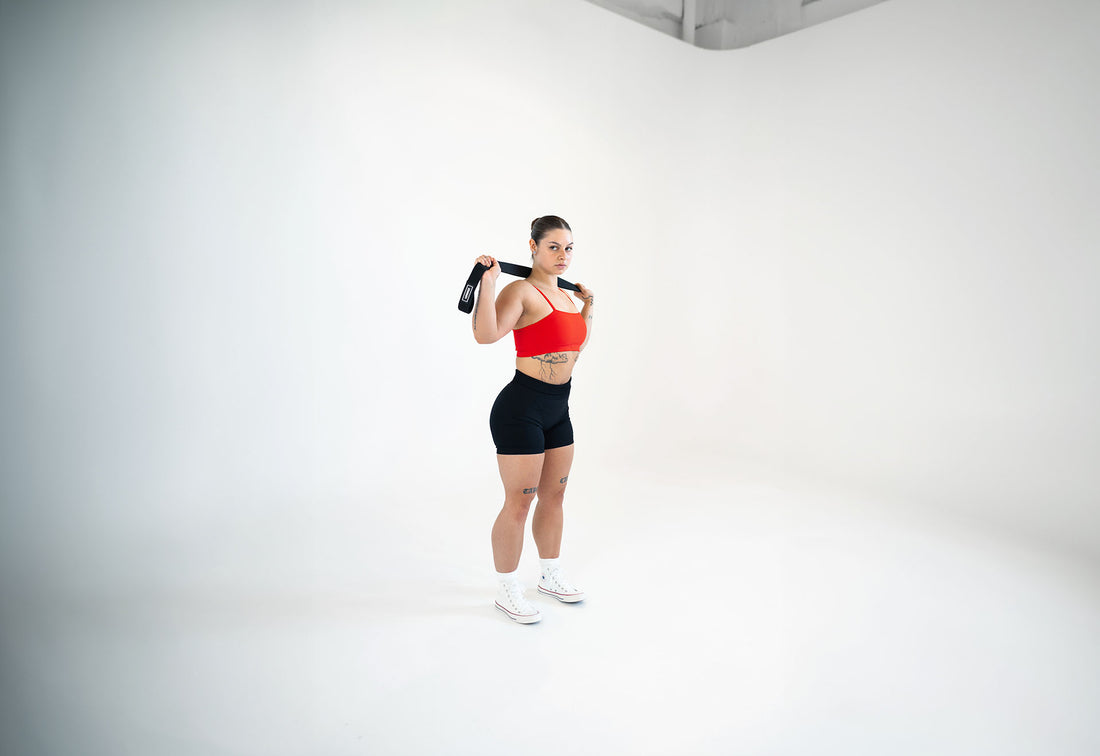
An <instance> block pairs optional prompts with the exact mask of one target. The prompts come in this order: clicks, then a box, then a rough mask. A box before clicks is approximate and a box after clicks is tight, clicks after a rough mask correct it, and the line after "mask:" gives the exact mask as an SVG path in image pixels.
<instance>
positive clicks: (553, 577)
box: [545, 567, 577, 593]
mask: <svg viewBox="0 0 1100 756" xmlns="http://www.w3.org/2000/svg"><path fill="white" fill-rule="evenodd" d="M545 580H546V582H547V583H550V584H551V585H555V586H557V587H558V588H559V589H561V590H562V591H564V592H566V593H574V592H576V590H577V588H576V586H574V585H572V584H571V583H570V582H569V581H568V580H566V579H565V578H563V577H562V574H561V568H560V567H547V568H546V578H545Z"/></svg>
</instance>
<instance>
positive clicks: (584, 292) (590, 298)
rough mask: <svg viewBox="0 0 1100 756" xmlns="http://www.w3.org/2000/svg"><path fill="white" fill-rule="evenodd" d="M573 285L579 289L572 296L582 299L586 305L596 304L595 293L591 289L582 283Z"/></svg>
mask: <svg viewBox="0 0 1100 756" xmlns="http://www.w3.org/2000/svg"><path fill="white" fill-rule="evenodd" d="M573 285H574V286H576V287H577V288H578V289H580V291H579V292H576V293H575V294H574V295H573V296H575V297H577V298H578V299H580V300H581V301H583V302H584V303H585V304H586V305H594V304H596V294H595V293H594V292H593V291H592V290H591V289H589V288H588V287H587V286H585V285H584V284H582V283H579V284H573Z"/></svg>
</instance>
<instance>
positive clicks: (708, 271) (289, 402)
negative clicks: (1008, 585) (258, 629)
mask: <svg viewBox="0 0 1100 756" xmlns="http://www.w3.org/2000/svg"><path fill="white" fill-rule="evenodd" d="M4 12H5V23H4V25H3V26H4V29H5V31H4V32H3V34H4V40H3V41H4V44H3V53H2V54H3V56H4V57H3V62H4V65H3V77H4V87H3V92H4V95H3V97H4V103H3V104H4V107H3V113H4V116H3V119H4V129H3V161H4V171H3V177H4V178H3V184H2V191H3V208H4V211H3V212H4V219H5V220H4V223H3V231H2V233H3V235H4V237H3V246H4V254H3V265H4V276H3V287H4V296H3V305H2V306H3V308H4V312H5V315H6V317H5V318H4V326H3V327H4V339H5V342H4V343H5V360H4V372H5V380H4V386H5V390H4V414H5V417H6V421H5V423H4V427H5V431H4V440H5V454H4V462H3V464H4V482H3V486H4V489H5V495H4V499H5V501H6V502H7V503H6V504H5V513H4V517H5V521H6V523H7V525H8V527H5V528H4V533H5V537H4V538H5V543H4V547H5V548H4V553H5V558H6V559H7V560H8V561H9V563H15V564H18V565H19V569H20V570H29V571H30V572H31V573H33V574H35V575H36V576H37V578H36V579H43V580H46V579H53V578H56V579H57V580H60V581H61V582H67V581H71V580H73V579H76V577H75V575H74V574H73V571H64V570H63V571H61V572H59V571H57V569H56V563H54V562H52V561H49V560H42V559H40V557H41V555H43V554H46V553H50V554H61V555H63V556H62V559H70V560H73V565H79V566H80V569H79V570H77V571H75V572H76V573H77V574H79V576H80V579H93V578H95V577H96V576H100V577H102V578H103V579H104V580H105V581H108V582H109V581H111V580H117V579H119V578H121V577H123V576H125V577H133V573H134V566H133V565H134V561H133V560H134V559H137V560H139V561H140V560H141V559H142V556H141V554H144V553H146V550H147V552H148V553H149V554H157V553H158V552H161V550H162V548H163V547H165V546H166V545H167V544H168V543H173V544H175V546H176V547H178V548H182V549H184V551H186V550H187V549H188V548H189V547H188V546H187V544H188V543H189V541H188V538H187V537H186V535H181V534H185V533H186V532H187V531H188V529H189V528H198V529H199V530H200V531H201V530H202V529H203V528H205V527H207V526H211V527H213V526H216V527H217V528H219V529H222V530H224V529H226V528H228V529H229V530H233V528H234V527H240V528H244V529H247V528H248V527H250V526H251V525H252V524H253V523H255V522H257V521H266V522H271V521H272V518H273V517H274V518H278V517H288V518H291V520H292V521H297V520H296V518H299V517H305V518H306V519H307V520H310V518H312V517H315V516H317V514H318V512H320V511H323V509H324V506H325V502H328V501H333V500H342V501H349V500H352V501H359V502H361V503H362V506H363V508H364V511H365V512H370V511H372V510H375V509H376V508H381V509H384V508H385V507H386V506H387V505H386V496H385V494H384V493H383V492H386V491H390V492H394V491H402V492H404V493H405V494H408V495H410V496H413V497H421V496H423V497H439V496H443V497H444V498H446V499H447V500H450V501H452V502H455V503H456V504H457V503H459V502H462V501H463V497H464V486H466V487H468V486H469V485H472V481H474V480H480V479H482V478H484V477H485V476H488V477H489V478H490V479H491V480H492V479H493V477H494V476H495V470H494V467H493V459H492V449H491V445H490V440H489V437H488V432H487V421H486V416H487V411H488V407H489V406H490V404H491V401H492V398H493V396H494V395H495V393H496V391H497V390H498V389H499V387H500V385H502V384H503V383H504V381H505V380H506V379H507V376H508V375H509V374H510V372H511V369H512V368H511V355H510V348H509V346H508V345H507V344H506V343H501V344H497V345H494V346H492V347H479V346H477V345H475V344H474V342H473V340H472V338H471V337H470V336H469V333H468V327H469V323H468V318H467V317H465V316H462V315H460V314H459V313H458V312H457V311H456V310H455V302H456V301H457V296H458V293H459V284H460V283H461V281H462V279H463V278H464V277H465V275H466V273H467V272H468V270H469V268H470V266H471V264H472V260H473V257H474V256H475V255H476V254H478V253H482V252H489V253H492V254H495V255H497V256H499V257H501V258H502V259H510V260H513V261H516V262H523V261H524V259H525V257H526V255H525V242H526V239H525V236H526V229H527V224H528V223H529V221H530V219H531V218H533V217H535V216H536V215H540V214H545V213H556V214H560V215H562V216H564V217H565V218H567V219H568V220H569V221H570V222H571V223H572V224H573V226H574V229H575V238H576V241H577V253H576V261H575V264H574V267H573V269H572V270H571V272H570V273H571V275H572V276H573V278H574V279H576V280H581V281H583V282H585V283H587V284H588V285H590V286H591V287H592V288H594V289H595V290H596V291H598V292H599V293H600V312H599V319H598V321H597V324H596V329H597V330H596V332H595V337H594V339H593V341H592V344H591V349H590V351H589V352H588V353H587V354H586V355H585V357H584V360H583V361H582V364H581V366H580V368H579V370H578V372H577V376H576V390H575V392H574V417H575V421H576V423H577V426H578V432H579V438H580V443H581V446H580V447H579V448H580V453H579V456H578V465H580V466H582V467H580V468H579V469H583V466H584V465H593V466H602V467H601V469H606V468H608V467H612V468H614V469H620V468H621V470H622V473H621V474H622V475H623V476H626V477H629V476H630V475H631V474H632V471H637V470H647V471H652V470H661V471H663V472H664V474H667V475H668V476H671V477H673V478H676V477H677V476H683V477H692V476H695V475H699V474H702V475H707V474H734V473H741V472H749V473H751V474H753V475H763V476H764V477H765V478H767V479H769V480H774V481H781V480H784V479H788V478H789V479H804V480H811V481H817V482H818V483H820V484H821V485H828V486H833V487H839V488H842V489H851V490H859V491H862V492H864V493H867V494H871V495H874V496H877V497H879V498H881V499H882V500H883V501H899V502H901V501H904V502H908V503H909V504H910V505H915V506H921V507H937V508H940V509H942V510H944V511H949V512H955V513H957V514H961V515H964V516H966V517H968V518H977V520H978V521H980V522H984V523H985V525H984V526H985V527H995V528H1001V529H1008V530H1011V531H1013V532H1016V533H1017V534H1021V535H1023V536H1025V537H1028V538H1033V539H1042V540H1044V541H1047V542H1049V543H1051V544H1054V545H1055V546H1057V547H1058V548H1075V549H1079V550H1083V551H1084V552H1086V553H1088V554H1091V555H1092V556H1093V557H1095V556H1096V555H1097V554H1098V553H1100V536H1098V535H1097V534H1098V533H1100V515H1098V514H1097V513H1098V512H1100V509H1098V508H1097V507H1096V506H1095V505H1096V503H1097V495H1098V492H1100V477H1098V476H1100V473H1098V472H1097V468H1096V466H1095V465H1092V464H1090V463H1091V462H1092V461H1094V460H1095V459H1096V458H1097V456H1098V452H1100V422H1098V421H1100V416H1098V415H1100V408H1098V404H1100V403H1098V402H1097V401H1096V399H1095V395H1094V390H1093V389H1094V386H1095V385H1097V379H1098V377H1100V376H1098V372H1100V371H1098V357H1097V349H1096V345H1097V341H1098V340H1097V335H1098V329H1100V303H1098V300H1097V299H1096V297H1095V296H1093V293H1092V289H1093V288H1094V285H1095V283H1096V282H1097V280H1098V276H1097V273H1098V271H1097V267H1098V262H1097V260H1098V257H1097V255H1096V254H1095V252H1094V250H1095V244H1094V239H1095V238H1096V232H1097V230H1098V228H1097V226H1098V220H1097V215H1096V213H1095V212H1093V211H1092V208H1091V201H1092V198H1094V197H1095V196H1096V195H1097V191H1096V190H1097V183H1098V179H1097V176H1098V175H1100V174H1098V172H1097V170H1096V168H1097V154H1098V151H1097V148H1096V142H1095V126H1096V113H1097V109H1096V105H1097V102H1096V100H1097V92H1098V91H1100V87H1097V86H1095V85H1096V84H1097V81H1096V77H1097V73H1096V72H1097V70H1100V68H1098V66H1097V63H1098V60H1097V57H1098V53H1097V52H1096V51H1095V49H1094V46H1092V45H1091V44H1090V43H1089V37H1088V32H1087V30H1088V29H1089V28H1091V23H1090V22H1091V21H1095V20H1096V16H1097V10H1096V9H1095V6H1094V5H1092V4H1089V3H1086V2H1070V1H1069V0H1063V1H1062V2H1058V3H1054V4H1051V5H1050V7H1047V8H1044V9H1043V10H1042V11H1041V12H1040V11H1039V10H1037V9H1036V8H1035V7H1034V6H1033V5H1032V4H1029V3H1025V2H1022V1H1021V2H1007V3H1006V2H998V3H992V2H988V3H969V4H967V5H966V6H965V7H960V6H959V5H958V4H957V3H948V2H946V1H945V2H942V3H938V4H937V3H932V4H929V3H915V2H909V1H907V0H894V1H893V2H890V3H887V4H884V5H882V6H879V7H875V8H872V9H869V10H867V11H864V12H861V13H858V14H854V15H852V16H850V17H846V18H843V19H839V20H837V21H835V22H831V23H829V24H826V25H823V26H821V27H819V28H815V29H810V30H807V31H805V32H802V33H799V34H797V35H792V36H790V37H787V38H783V39H778V40H775V41H774V42H771V43H768V44H765V45H759V46H757V47H753V48H750V49H747V50H744V51H740V52H734V53H728V54H717V53H712V52H706V51H702V50H698V49H693V48H692V47H690V46H688V45H685V44H682V43H679V42H677V41H676V40H674V39H670V38H667V37H665V36H663V35H658V34H655V33H654V32H652V31H650V30H648V29H645V28H643V27H641V26H640V25H637V24H630V23H627V22H624V20H623V19H621V18H620V17H618V16H616V15H614V14H612V13H609V12H607V11H604V10H602V9H600V8H597V7H594V6H591V5H589V4H587V3H581V2H578V3H551V2H525V3H522V4H515V3H508V2H479V3H472V4H471V3H464V4H461V7H459V5H458V4H453V3H416V4H404V3H350V2H347V3H321V4H315V5H311V6H308V7H307V6H300V5H295V4H283V5H281V6H279V7H278V8H271V7H268V6H267V5H261V4H249V3H234V4H230V5H228V6H227V5H225V4H221V3H209V4H202V5H199V6H192V5H188V6H187V7H186V8H185V7H183V6H171V7H169V6H166V5H156V6H152V7H150V6H146V5H143V4H136V3H125V2H119V3H99V4H95V5H89V4H78V3H71V4H64V3H53V4H46V5H42V4H38V5H35V6H33V7H32V6H8V7H6V8H5V11H4ZM432 500H434V498H433V499H432ZM688 505H690V504H688ZM308 512H311V513H312V514H305V513H308ZM310 521H312V520H310ZM16 534H18V535H16ZM158 543H159V544H160V545H159V546H158V545H153V546H150V545H149V544H158ZM225 547H226V548H227V549H235V548H238V544H237V543H235V542H234V539H232V538H230V539H229V540H228V542H227V544H226V546H225ZM203 548H210V545H209V544H206V545H205V546H204V547H203ZM174 569H175V567H172V568H169V569H168V572H171V571H172V570H174ZM153 571H154V572H155V571H156V570H155V569H154V570H153ZM142 572H147V571H146V570H143V571H142Z"/></svg>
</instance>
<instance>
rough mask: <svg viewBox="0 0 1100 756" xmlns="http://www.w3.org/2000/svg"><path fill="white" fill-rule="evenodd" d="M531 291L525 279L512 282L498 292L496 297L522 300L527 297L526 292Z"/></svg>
mask: <svg viewBox="0 0 1100 756" xmlns="http://www.w3.org/2000/svg"><path fill="white" fill-rule="evenodd" d="M530 289H531V285H530V284H529V283H527V281H526V279H523V278H521V279H519V280H518V281H512V283H510V284H508V285H507V286H505V287H504V288H503V289H501V290H500V293H499V294H498V295H497V297H498V298H499V297H507V298H509V299H523V298H524V297H526V296H527V293H528V291H529V290H530Z"/></svg>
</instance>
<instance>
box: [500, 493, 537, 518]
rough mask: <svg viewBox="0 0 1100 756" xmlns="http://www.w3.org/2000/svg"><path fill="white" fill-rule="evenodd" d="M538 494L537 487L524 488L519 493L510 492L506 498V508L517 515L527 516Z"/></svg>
mask: <svg viewBox="0 0 1100 756" xmlns="http://www.w3.org/2000/svg"><path fill="white" fill-rule="evenodd" d="M537 494H538V487H537V486H532V487H531V488H524V489H521V490H519V491H509V492H508V493H507V494H506V495H505V497H504V508H505V509H507V510H510V511H512V512H514V513H516V514H522V515H523V516H526V515H527V512H528V510H530V509H531V504H532V502H534V500H535V496H536V495H537Z"/></svg>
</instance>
